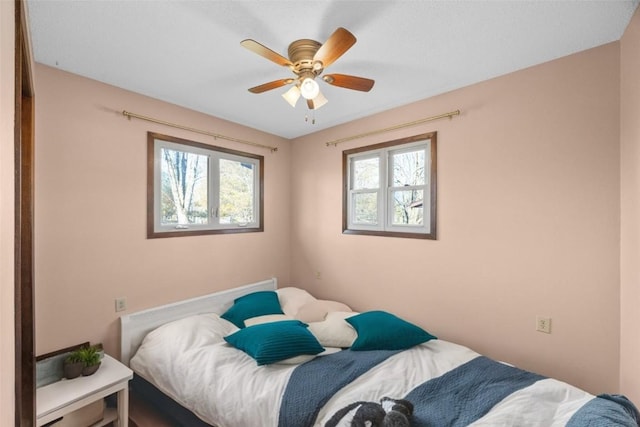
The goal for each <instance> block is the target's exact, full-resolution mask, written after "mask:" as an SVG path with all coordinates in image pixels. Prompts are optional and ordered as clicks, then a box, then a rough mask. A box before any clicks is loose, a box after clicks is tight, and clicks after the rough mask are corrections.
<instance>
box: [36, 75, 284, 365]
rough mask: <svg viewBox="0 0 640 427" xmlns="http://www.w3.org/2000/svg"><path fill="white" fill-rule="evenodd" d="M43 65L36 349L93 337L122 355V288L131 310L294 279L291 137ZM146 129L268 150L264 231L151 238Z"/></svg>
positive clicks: (38, 160)
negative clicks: (273, 149)
mask: <svg viewBox="0 0 640 427" xmlns="http://www.w3.org/2000/svg"><path fill="white" fill-rule="evenodd" d="M36 75H37V87H36V89H37V90H38V102H37V110H36V117H37V122H36V134H37V135H38V137H37V144H36V176H35V180H36V196H35V198H36V218H35V219H36V223H35V228H36V235H37V239H36V248H35V250H36V279H37V287H36V350H37V354H42V353H46V352H49V351H52V350H55V349H59V348H62V347H65V346H68V345H72V344H75V343H79V342H83V341H87V340H89V341H92V342H102V343H104V345H105V348H106V351H107V352H108V353H110V354H114V355H118V354H119V341H118V340H119V323H118V322H119V320H118V318H119V315H120V314H124V313H116V312H115V306H114V299H115V298H117V297H126V298H127V304H128V311H129V312H133V311H137V310H141V309H144V308H147V307H151V306H156V305H159V304H165V303H168V302H173V301H176V300H179V299H184V298H189V297H194V296H198V295H203V294H206V293H210V292H214V291H217V290H221V289H224V288H228V287H233V286H238V285H241V284H245V283H251V282H255V281H258V280H262V279H264V278H268V277H272V276H276V277H278V279H279V280H281V281H282V282H283V283H287V282H288V280H289V260H290V248H289V246H290V237H289V222H290V219H289V217H290V215H289V163H290V143H289V141H287V140H284V139H282V138H279V137H276V136H273V135H269V134H266V133H262V132H258V131H256V130H253V129H249V128H246V127H243V126H239V125H236V124H233V123H230V122H226V121H223V120H220V119H216V118H214V117H211V116H207V115H204V114H200V113H196V112H194V111H190V110H187V109H184V108H181V107H178V106H175V105H171V104H167V103H164V102H161V101H158V100H154V99H151V98H147V97H144V96H141V95H138V94H134V93H131V92H127V91H124V90H121V89H117V88H115V87H112V86H108V85H105V84H102V83H98V82H96V81H93V80H89V79H86V78H82V77H79V76H77V75H73V74H69V73H66V72H62V71H59V70H56V69H53V68H49V67H46V66H43V65H38V66H37V68H36ZM122 110H128V111H132V112H135V113H139V114H143V115H146V116H152V117H157V118H161V119H164V120H168V121H171V122H175V123H179V124H183V125H186V126H191V127H194V128H197V129H204V130H210V131H215V132H218V133H221V134H223V135H229V136H233V137H237V138H241V139H246V140H252V141H256V142H259V143H263V144H266V145H275V146H277V147H278V152H277V153H273V154H272V153H270V152H269V150H266V149H261V148H254V147H251V146H246V145H240V144H237V143H231V142H227V141H223V140H217V141H213V139H212V138H210V137H207V136H202V135H198V134H194V133H191V132H188V131H183V130H178V129H173V128H169V127H166V126H163V125H157V124H153V123H148V122H144V121H139V120H131V121H129V120H127V119H126V118H124V117H123V116H122V115H121V114H120V112H121V111H122ZM147 131H155V132H159V133H164V134H168V135H173V136H176V137H180V138H186V139H190V140H194V141H199V142H204V143H209V144H215V145H218V146H223V147H229V148H234V149H239V150H242V151H245V152H252V153H257V154H262V155H264V156H265V190H264V192H265V227H264V228H265V231H264V232H263V233H245V234H230V235H210V236H194V237H181V238H163V239H147V238H146V161H147V160H146V146H147V140H146V137H147Z"/></svg>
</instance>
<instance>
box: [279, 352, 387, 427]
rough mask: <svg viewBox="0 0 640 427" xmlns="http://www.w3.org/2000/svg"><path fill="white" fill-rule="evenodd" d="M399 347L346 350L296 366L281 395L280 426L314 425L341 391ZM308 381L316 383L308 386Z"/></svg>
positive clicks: (298, 426) (301, 426)
mask: <svg viewBox="0 0 640 427" xmlns="http://www.w3.org/2000/svg"><path fill="white" fill-rule="evenodd" d="M399 352H400V351H399V350H378V351H351V350H343V351H339V352H337V353H334V354H329V355H327V356H320V357H316V358H315V359H313V360H311V361H309V362H307V363H303V364H302V365H299V366H297V367H296V369H295V370H294V371H293V373H292V374H291V378H290V379H289V382H288V383H287V388H286V389H285V391H284V396H283V397H282V404H281V406H280V415H279V418H278V426H279V427H292V426H296V427H304V426H313V423H314V422H315V420H316V417H317V416H318V412H320V409H321V408H322V407H323V406H324V404H325V403H327V401H328V400H329V399H330V398H331V396H333V395H334V394H335V393H336V392H337V391H338V390H340V389H341V388H342V387H344V386H345V385H347V384H349V383H350V382H351V381H353V380H355V379H356V378H358V377H359V376H360V375H362V374H363V373H365V372H367V371H368V370H369V369H371V368H372V367H374V366H376V365H377V364H379V363H381V362H383V361H385V360H387V359H388V358H389V357H391V356H393V355H394V354H397V353H399ZM309 384H313V386H312V387H309Z"/></svg>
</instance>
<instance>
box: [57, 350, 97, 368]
mask: <svg viewBox="0 0 640 427" xmlns="http://www.w3.org/2000/svg"><path fill="white" fill-rule="evenodd" d="M65 361H66V362H67V363H79V362H81V363H82V364H83V365H84V366H94V365H97V364H98V363H100V352H99V351H98V349H97V348H96V346H89V347H82V348H79V349H78V350H74V351H72V352H71V353H70V354H69V355H68V356H67V358H66V359H65Z"/></svg>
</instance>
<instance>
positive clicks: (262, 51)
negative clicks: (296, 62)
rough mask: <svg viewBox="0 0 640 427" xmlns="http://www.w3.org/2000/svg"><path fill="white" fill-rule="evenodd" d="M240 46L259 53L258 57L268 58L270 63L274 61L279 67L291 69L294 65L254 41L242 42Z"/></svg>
mask: <svg viewBox="0 0 640 427" xmlns="http://www.w3.org/2000/svg"><path fill="white" fill-rule="evenodd" d="M240 44H241V45H242V46H244V47H246V48H247V49H249V50H250V51H251V52H253V53H257V54H258V55H260V56H262V57H264V58H267V59H268V60H269V61H273V62H275V63H276V64H278V65H282V66H285V67H290V66H292V65H293V64H292V63H291V61H289V60H288V59H287V58H285V57H284V56H282V55H280V54H279V53H277V52H274V51H272V50H271V49H269V48H268V47H266V46H264V45H262V44H260V43H258V42H257V41H255V40H252V39H246V40H242V41H241V42H240Z"/></svg>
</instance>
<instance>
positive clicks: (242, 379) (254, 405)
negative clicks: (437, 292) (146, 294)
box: [131, 314, 594, 427]
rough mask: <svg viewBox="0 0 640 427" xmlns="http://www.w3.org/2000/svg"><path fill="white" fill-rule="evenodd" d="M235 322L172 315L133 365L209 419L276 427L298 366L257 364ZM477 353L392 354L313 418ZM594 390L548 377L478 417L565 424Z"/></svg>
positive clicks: (403, 386) (419, 350)
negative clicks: (238, 338)
mask: <svg viewBox="0 0 640 427" xmlns="http://www.w3.org/2000/svg"><path fill="white" fill-rule="evenodd" d="M236 329H237V328H236V327H235V326H234V325H232V324H231V323H229V322H226V321H223V320H221V319H220V318H219V317H218V316H217V315H215V314H210V315H199V316H193V317H189V318H186V319H182V320H179V321H176V322H172V323H171V324H167V325H164V326H162V327H160V328H158V329H157V330H155V331H153V332H151V333H150V334H149V335H147V337H146V338H145V340H144V342H143V343H142V345H141V346H140V348H139V350H138V352H137V353H136V355H135V356H134V357H133V358H132V359H131V368H132V369H133V370H134V371H135V372H136V373H137V374H139V375H140V376H142V377H143V378H144V379H146V380H147V381H149V382H151V383H152V384H154V385H155V386H156V387H157V388H158V389H160V390H161V391H162V392H163V393H165V394H166V395H168V396H170V397H171V398H173V399H174V400H175V401H176V402H178V403H180V404H181V405H182V406H184V407H186V408H188V409H190V410H191V411H192V412H194V413H195V414H196V415H197V416H198V417H200V418H201V419H202V420H204V421H205V422H207V423H209V424H212V425H216V426H218V427H238V426H243V427H251V426H256V427H268V426H274V427H275V426H277V425H278V413H279V408H280V403H281V399H282V395H283V393H284V390H285V388H286V384H287V381H288V379H289V376H290V375H291V373H292V372H293V369H295V366H294V365H284V364H274V365H269V366H257V365H256V362H255V361H254V360H253V359H252V358H251V357H249V356H247V355H246V354H245V353H243V352H241V351H239V350H237V349H235V348H233V347H231V346H229V345H228V344H227V343H226V342H225V341H224V340H223V337H224V336H225V335H228V334H230V333H232V332H233V331H235V330H236ZM477 356H479V354H478V353H476V352H474V351H472V350H470V349H469V348H466V347H464V346H460V345H457V344H453V343H450V342H446V341H443V340H432V341H429V342H427V343H425V344H422V345H419V346H416V347H414V348H412V349H410V350H407V351H404V352H402V353H399V354H397V355H394V356H392V357H390V358H389V359H387V360H386V361H384V362H382V363H381V364H380V365H378V366H377V367H375V368H374V369H371V370H370V371H369V372H367V373H365V374H363V375H362V376H360V377H359V378H358V379H356V380H355V381H353V382H352V383H351V384H349V385H347V386H346V387H345V388H343V389H342V390H341V391H340V392H339V393H338V394H336V395H335V396H334V397H333V398H331V399H330V400H329V401H328V402H327V404H326V405H325V406H324V408H322V409H321V410H320V412H319V414H318V417H317V420H316V426H322V425H324V424H325V423H326V421H328V419H329V418H330V417H331V416H332V415H333V414H334V413H335V412H336V411H338V410H339V409H341V408H343V407H345V406H347V405H348V404H349V403H352V402H354V401H359V400H368V401H379V400H380V399H381V398H382V397H384V396H388V397H392V398H401V397H403V396H405V395H406V394H408V393H409V392H410V391H411V390H412V389H413V388H415V387H416V386H417V385H419V384H421V383H423V382H425V381H426V380H428V379H431V378H435V377H438V376H440V375H442V374H443V373H445V372H447V371H449V370H451V369H453V368H455V367H457V366H460V365H461V364H463V363H465V362H468V361H470V360H472V359H474V358H475V357H477ZM319 357H322V356H319ZM593 397H594V396H593V395H590V394H589V393H586V392H584V391H582V390H580V389H577V388H575V387H572V386H570V385H568V384H566V383H563V382H561V381H557V380H553V379H545V380H541V381H538V382H536V383H535V384H533V385H531V386H529V387H526V388H524V389H522V390H519V391H518V392H516V393H513V394H512V395H510V396H508V397H507V398H505V399H504V400H503V401H502V402H501V403H499V404H498V405H496V406H495V407H494V408H493V409H492V410H491V411H490V412H489V413H488V414H486V415H485V416H484V417H483V418H481V419H480V420H478V421H476V422H475V423H474V424H473V425H474V426H513V425H518V426H562V425H564V424H565V423H566V422H567V421H568V420H569V418H571V416H572V415H573V414H574V413H575V411H576V410H577V409H578V408H580V407H581V406H582V405H584V404H585V403H586V402H588V401H589V400H591V399H592V398H593Z"/></svg>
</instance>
